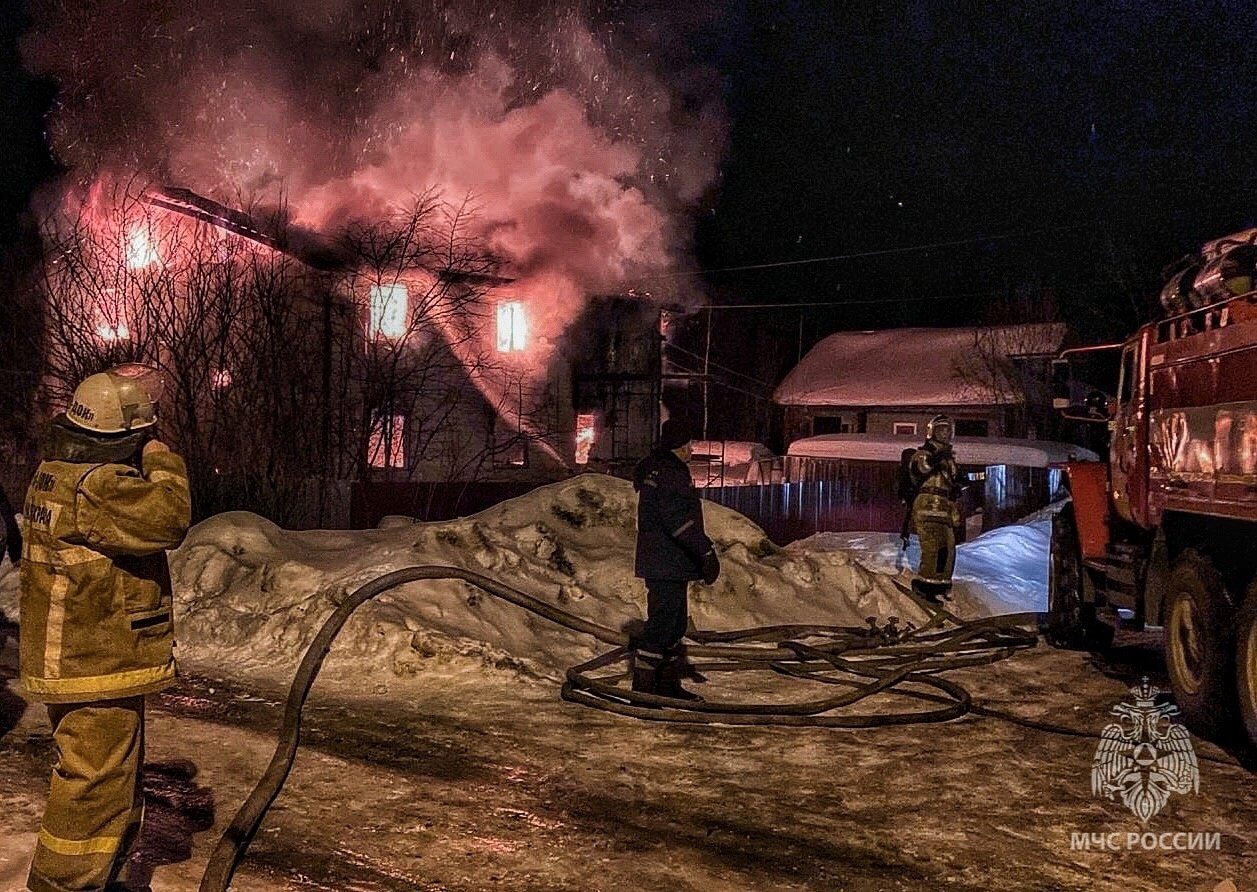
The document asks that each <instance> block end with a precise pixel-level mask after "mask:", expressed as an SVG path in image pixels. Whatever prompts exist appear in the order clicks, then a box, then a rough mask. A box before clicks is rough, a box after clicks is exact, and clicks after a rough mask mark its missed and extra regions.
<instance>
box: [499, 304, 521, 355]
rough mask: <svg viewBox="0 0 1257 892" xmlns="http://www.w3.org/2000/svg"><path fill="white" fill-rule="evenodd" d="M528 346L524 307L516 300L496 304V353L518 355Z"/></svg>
mask: <svg viewBox="0 0 1257 892" xmlns="http://www.w3.org/2000/svg"><path fill="white" fill-rule="evenodd" d="M527 346H528V322H527V320H525V319H524V305H523V304H522V303H520V302H519V301H517V300H512V301H507V302H506V303H500V304H498V352H499V353H518V352H519V351H521V350H524V349H525V348H527Z"/></svg>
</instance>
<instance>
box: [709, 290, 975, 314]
mask: <svg viewBox="0 0 1257 892" xmlns="http://www.w3.org/2000/svg"><path fill="white" fill-rule="evenodd" d="M987 294H989V292H987V291H965V292H962V293H960V294H926V295H921V296H918V297H879V298H862V299H860V300H829V301H801V302H799V303H789V304H703V305H701V306H700V307H699V309H700V310H771V309H800V308H806V307H855V306H860V305H862V304H894V303H916V302H918V301H928V300H959V299H961V298H964V297H984V296H986V295H987Z"/></svg>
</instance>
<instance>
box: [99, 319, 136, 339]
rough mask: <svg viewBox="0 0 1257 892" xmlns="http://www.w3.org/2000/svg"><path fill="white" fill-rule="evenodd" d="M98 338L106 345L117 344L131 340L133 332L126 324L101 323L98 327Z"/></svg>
mask: <svg viewBox="0 0 1257 892" xmlns="http://www.w3.org/2000/svg"><path fill="white" fill-rule="evenodd" d="M96 337H98V338H100V339H101V340H102V341H104V342H105V343H106V344H116V343H117V342H118V341H125V340H128V339H130V337H131V330H130V329H129V328H127V324H126V323H125V322H100V323H97V325H96Z"/></svg>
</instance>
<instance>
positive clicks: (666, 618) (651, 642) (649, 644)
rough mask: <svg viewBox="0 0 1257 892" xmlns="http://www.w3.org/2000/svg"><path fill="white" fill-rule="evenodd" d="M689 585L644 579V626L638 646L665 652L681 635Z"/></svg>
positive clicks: (683, 632) (687, 613)
mask: <svg viewBox="0 0 1257 892" xmlns="http://www.w3.org/2000/svg"><path fill="white" fill-rule="evenodd" d="M689 585H690V584H689V583H688V582H686V581H685V580H683V579H647V580H646V627H645V628H644V629H643V630H642V637H641V640H640V641H639V642H638V644H639V646H640V647H641V648H642V649H644V650H648V651H653V652H654V653H656V654H660V655H663V654H667V653H668V652H669V651H670V650H672V648H674V647H676V646H677V645H678V644H679V643H680V642H681V639H682V638H684V637H685V627H686V625H687V624H688V622H689V609H688V608H689V603H688V602H689Z"/></svg>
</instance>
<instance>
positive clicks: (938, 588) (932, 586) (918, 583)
mask: <svg viewBox="0 0 1257 892" xmlns="http://www.w3.org/2000/svg"><path fill="white" fill-rule="evenodd" d="M912 590H913V591H914V592H916V593H917V594H918V595H920V596H921V597H922V598H924V599H925V600H927V601H929V602H930V603H931V604H937V605H939V606H940V607H941V606H942V604H943V598H944V597H945V596H946V595H947V593H948V592H950V591H951V586H950V585H947V584H946V583H940V582H926V581H925V580H924V579H914V580H912Z"/></svg>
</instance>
